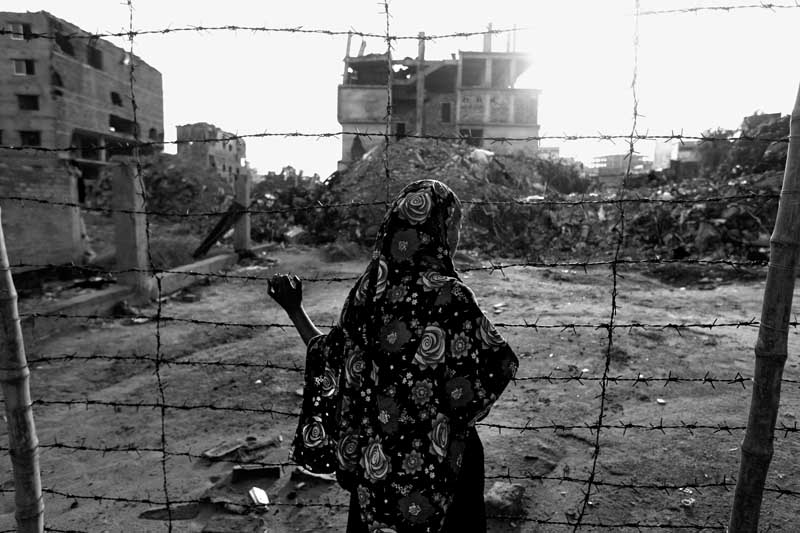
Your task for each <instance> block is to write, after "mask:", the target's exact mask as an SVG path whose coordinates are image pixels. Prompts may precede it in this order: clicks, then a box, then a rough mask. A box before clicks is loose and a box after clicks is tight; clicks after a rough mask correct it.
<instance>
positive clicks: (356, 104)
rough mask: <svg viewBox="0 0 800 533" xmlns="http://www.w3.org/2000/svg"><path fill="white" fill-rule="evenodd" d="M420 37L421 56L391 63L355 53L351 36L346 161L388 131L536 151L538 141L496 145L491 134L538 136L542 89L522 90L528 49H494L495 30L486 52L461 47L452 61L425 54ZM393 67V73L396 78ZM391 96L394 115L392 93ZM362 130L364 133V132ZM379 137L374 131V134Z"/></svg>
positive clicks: (342, 108) (342, 89)
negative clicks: (469, 50)
mask: <svg viewBox="0 0 800 533" xmlns="http://www.w3.org/2000/svg"><path fill="white" fill-rule="evenodd" d="M425 41H426V39H425V36H424V34H422V33H421V34H420V39H419V51H418V55H417V58H416V59H412V58H405V59H399V60H394V59H392V60H391V61H390V59H389V57H388V56H387V54H385V53H383V54H366V55H365V54H364V47H363V45H362V47H361V50H360V51H359V53H358V55H357V56H354V57H353V56H351V55H350V40H349V39H348V44H347V53H346V55H345V58H344V74H343V81H342V84H341V85H340V86H339V95H338V119H339V123H340V124H341V125H342V129H343V130H344V131H345V132H349V133H346V134H345V135H343V137H342V160H341V165H340V166H347V164H348V163H350V162H351V161H354V160H357V159H359V158H360V157H361V155H363V154H364V152H365V151H366V150H368V149H369V148H370V147H371V146H372V145H374V144H375V143H377V142H380V141H381V140H382V139H383V138H384V137H383V136H384V135H385V134H386V133H387V127H388V128H389V133H390V134H391V135H394V136H395V137H397V138H401V137H403V136H405V135H409V134H413V135H434V136H447V137H462V138H464V139H465V140H466V142H469V143H470V144H473V145H475V146H484V145H485V147H487V148H490V149H491V150H493V151H496V152H500V153H509V152H517V151H524V152H528V153H532V152H536V150H537V149H538V144H539V143H538V141H536V140H533V141H525V140H517V141H509V142H503V143H492V144H490V141H488V140H487V139H489V138H498V137H500V138H515V139H520V138H528V137H536V136H538V135H539V124H538V120H537V119H538V98H539V93H540V91H539V90H538V89H519V88H517V87H516V82H517V79H518V78H519V76H520V75H521V74H523V73H524V72H525V71H527V70H528V69H529V68H530V66H531V61H530V58H529V57H528V56H527V54H523V53H519V52H515V51H506V52H493V51H492V33H491V26H490V32H487V33H486V34H485V36H484V46H483V51H480V52H466V51H459V52H458V55H456V54H452V56H451V58H450V59H442V60H428V59H426V58H425ZM390 66H391V73H392V74H391V76H389V72H390ZM390 94H391V118H390V119H389V120H387V116H388V111H389V95H390ZM358 134H362V135H358ZM371 134H372V135H371Z"/></svg>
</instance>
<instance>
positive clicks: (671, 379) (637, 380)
mask: <svg viewBox="0 0 800 533" xmlns="http://www.w3.org/2000/svg"><path fill="white" fill-rule="evenodd" d="M155 360H156V359H155V357H154V356H153V355H148V354H136V355H120V354H98V353H94V354H91V355H80V354H77V353H69V354H58V355H43V356H39V357H36V358H35V359H31V360H30V361H29V364H30V365H31V366H35V365H39V364H57V363H68V362H73V361H117V362H137V363H148V364H149V363H154V362H155ZM161 364H162V365H164V366H188V367H223V368H250V369H256V370H283V371H287V372H297V373H302V372H303V371H304V367H302V366H298V365H279V364H276V363H271V362H262V363H251V362H246V361H245V362H235V361H191V360H170V359H163V358H162V360H161ZM602 379H605V380H606V381H607V382H609V383H614V384H623V383H631V386H632V387H636V386H638V385H640V384H641V385H645V386H650V385H651V384H662V385H663V386H664V387H667V386H669V385H671V384H679V383H692V384H702V385H709V386H710V387H711V388H712V389H716V387H717V385H740V386H741V387H742V389H745V388H746V387H745V383H749V382H751V381H752V380H753V378H752V376H744V375H742V374H741V373H740V372H737V373H736V374H735V375H733V376H732V377H727V378H726V377H714V376H712V375H711V372H710V371H709V372H706V373H705V374H704V375H702V376H690V377H681V376H679V375H677V374H673V372H672V371H671V370H670V371H668V373H667V375H666V376H656V375H645V374H642V373H637V374H636V375H635V376H630V377H626V376H622V375H617V376H611V375H609V376H606V377H605V378H603V377H602V376H593V375H591V374H590V373H589V372H586V371H579V373H578V374H577V375H566V376H565V375H556V374H555V373H554V372H552V371H551V372H549V373H547V374H539V375H533V376H517V377H515V378H514V381H515V382H520V381H540V382H547V383H549V384H555V383H566V382H576V383H578V384H581V385H582V384H583V382H585V381H586V382H592V381H600V380H602ZM781 383H787V384H800V380H798V379H792V378H785V377H783V378H781Z"/></svg>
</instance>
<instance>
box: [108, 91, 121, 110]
mask: <svg viewBox="0 0 800 533" xmlns="http://www.w3.org/2000/svg"><path fill="white" fill-rule="evenodd" d="M111 103H112V104H114V105H116V106H119V107H122V97H121V96H120V95H119V93H117V92H114V91H111Z"/></svg>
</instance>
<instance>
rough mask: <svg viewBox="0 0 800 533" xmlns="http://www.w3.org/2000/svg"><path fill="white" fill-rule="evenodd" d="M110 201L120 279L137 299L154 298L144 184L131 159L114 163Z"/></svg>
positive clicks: (137, 300)
mask: <svg viewBox="0 0 800 533" xmlns="http://www.w3.org/2000/svg"><path fill="white" fill-rule="evenodd" d="M111 172H112V177H111V192H112V201H111V205H112V208H113V209H114V214H113V217H114V244H115V246H116V268H117V270H119V271H121V272H120V273H119V281H120V283H122V284H124V285H129V286H131V287H133V288H134V289H135V290H136V292H135V295H134V301H135V303H138V304H141V303H146V302H148V301H150V300H151V299H152V298H153V292H154V287H155V280H154V278H153V276H152V273H151V272H150V258H149V255H148V249H147V218H146V217H147V215H146V214H145V213H144V210H145V201H144V194H143V191H142V184H141V181H140V180H139V177H138V176H137V175H136V172H135V170H134V169H133V167H132V166H131V164H130V163H128V162H125V161H118V162H117V163H116V164H115V165H114V166H112V167H111Z"/></svg>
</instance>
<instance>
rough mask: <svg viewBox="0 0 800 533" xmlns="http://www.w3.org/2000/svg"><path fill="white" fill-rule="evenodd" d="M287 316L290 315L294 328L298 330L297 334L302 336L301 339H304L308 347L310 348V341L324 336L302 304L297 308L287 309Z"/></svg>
mask: <svg viewBox="0 0 800 533" xmlns="http://www.w3.org/2000/svg"><path fill="white" fill-rule="evenodd" d="M286 314H287V315H289V318H290V319H291V321H292V323H293V324H294V327H296V328H297V332H298V333H299V334H300V338H301V339H303V342H304V343H305V344H306V346H308V341H310V340H311V339H313V338H314V337H316V336H317V335H322V332H321V331H320V330H318V329H317V327H316V326H315V325H314V323H313V322H312V321H311V319H310V318H309V317H308V314H307V313H306V310H305V309H304V308H303V305H302V304H300V306H298V307H296V308H292V309H286Z"/></svg>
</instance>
